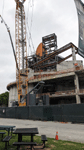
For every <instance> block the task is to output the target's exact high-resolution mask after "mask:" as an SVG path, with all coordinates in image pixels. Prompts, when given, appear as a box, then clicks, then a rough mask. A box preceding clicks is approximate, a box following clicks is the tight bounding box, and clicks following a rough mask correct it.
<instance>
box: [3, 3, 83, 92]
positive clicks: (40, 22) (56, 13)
mask: <svg viewBox="0 0 84 150" xmlns="http://www.w3.org/2000/svg"><path fill="white" fill-rule="evenodd" d="M82 2H84V0H82ZM24 8H25V14H26V24H27V29H28V27H29V30H30V33H31V37H32V41H33V45H34V50H33V49H32V48H29V45H28V44H27V45H28V46H27V47H28V49H27V51H28V54H30V52H31V50H32V51H36V49H37V47H38V45H39V44H40V43H41V42H42V37H43V36H46V35H49V34H52V33H55V34H56V35H57V45H58V48H60V47H62V46H64V45H66V44H68V43H70V42H72V43H74V44H75V45H76V46H77V47H78V17H77V12H76V7H75V3H74V0H46V1H45V0H26V2H25V4H24ZM15 9H16V3H15V1H14V0H1V2H0V15H2V17H3V19H4V20H5V22H6V23H7V25H8V26H9V28H10V31H11V35H12V40H13V43H14V47H15ZM27 37H29V36H28V34H27ZM27 41H28V40H27ZM30 43H31V42H30ZM31 47H32V46H31ZM76 58H77V60H83V58H82V57H81V56H79V55H77V56H76ZM15 80H16V64H15V60H14V56H13V51H12V47H11V42H10V39H9V35H8V32H7V30H6V27H5V26H4V24H3V23H1V22H0V94H1V93H4V92H5V91H7V89H6V87H7V85H8V84H9V83H11V82H14V81H15Z"/></svg>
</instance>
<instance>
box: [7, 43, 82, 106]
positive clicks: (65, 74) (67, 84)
mask: <svg viewBox="0 0 84 150" xmlns="http://www.w3.org/2000/svg"><path fill="white" fill-rule="evenodd" d="M67 47H68V48H72V54H71V55H69V56H67V57H65V58H61V61H62V62H61V63H59V62H58V64H56V69H55V68H53V67H51V69H49V68H48V69H47V70H46V71H37V72H36V71H35V70H32V69H30V68H29V73H28V92H29V91H31V89H32V88H33V87H34V86H35V85H36V84H37V83H38V82H39V81H41V80H42V81H44V82H45V84H44V86H43V88H42V89H41V91H40V92H39V93H38V94H36V97H37V98H40V97H41V96H43V95H49V104H50V105H53V104H63V103H64V104H70V103H77V104H79V103H83V102H84V101H83V99H84V85H83V81H84V69H83V61H81V60H80V61H77V60H76V55H75V54H76V53H77V51H75V50H77V48H76V47H75V45H73V44H72V43H70V44H68V45H66V46H64V47H62V48H61V49H59V50H58V53H59V52H60V51H61V52H63V51H64V50H66V49H67ZM56 52H57V51H56ZM56 52H54V53H56ZM54 53H52V54H54ZM71 56H72V61H65V60H66V58H69V57H71ZM44 59H45V58H44ZM59 59H60V58H59ZM37 63H38V62H37ZM7 89H8V90H9V107H10V106H12V102H13V101H17V100H18V94H17V87H16V82H13V83H10V84H8V85H7ZM32 94H34V92H32Z"/></svg>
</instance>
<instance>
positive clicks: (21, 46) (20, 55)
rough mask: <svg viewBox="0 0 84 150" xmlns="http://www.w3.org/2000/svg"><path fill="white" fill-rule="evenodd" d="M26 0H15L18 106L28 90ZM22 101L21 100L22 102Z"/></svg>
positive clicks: (24, 102)
mask: <svg viewBox="0 0 84 150" xmlns="http://www.w3.org/2000/svg"><path fill="white" fill-rule="evenodd" d="M25 1H26V0H15V2H16V13H15V45H16V49H15V52H16V60H17V64H18V68H19V69H18V68H17V66H16V82H17V90H18V104H19V106H26V99H24V101H23V98H24V97H25V95H26V94H27V91H28V83H27V81H28V69H27V68H28V67H27V59H25V58H27V42H26V24H25V12H24V2H25ZM22 101H23V102H22Z"/></svg>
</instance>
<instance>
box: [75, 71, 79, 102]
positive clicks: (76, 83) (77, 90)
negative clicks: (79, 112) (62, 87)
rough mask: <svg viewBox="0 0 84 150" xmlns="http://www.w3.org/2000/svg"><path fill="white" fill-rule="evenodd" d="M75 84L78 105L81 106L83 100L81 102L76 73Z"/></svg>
mask: <svg viewBox="0 0 84 150" xmlns="http://www.w3.org/2000/svg"><path fill="white" fill-rule="evenodd" d="M74 83H75V93H76V103H77V104H79V103H81V100H80V96H79V95H78V92H79V80H78V75H77V74H76V73H75V78H74Z"/></svg>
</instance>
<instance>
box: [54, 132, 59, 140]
mask: <svg viewBox="0 0 84 150" xmlns="http://www.w3.org/2000/svg"><path fill="white" fill-rule="evenodd" d="M55 140H58V132H56V136H55Z"/></svg>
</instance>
